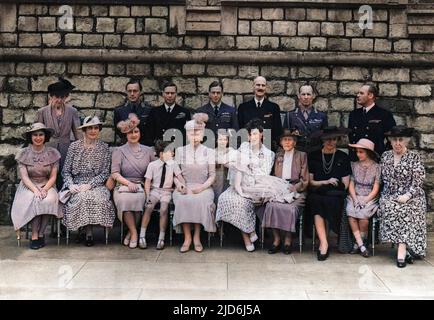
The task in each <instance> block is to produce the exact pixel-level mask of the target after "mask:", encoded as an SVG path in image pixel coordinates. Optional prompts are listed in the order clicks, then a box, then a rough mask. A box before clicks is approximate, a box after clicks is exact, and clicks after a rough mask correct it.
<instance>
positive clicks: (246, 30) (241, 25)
mask: <svg viewBox="0 0 434 320" xmlns="http://www.w3.org/2000/svg"><path fill="white" fill-rule="evenodd" d="M238 34H239V35H249V34H250V21H248V20H240V21H238Z"/></svg>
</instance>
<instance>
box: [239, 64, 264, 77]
mask: <svg viewBox="0 0 434 320" xmlns="http://www.w3.org/2000/svg"><path fill="white" fill-rule="evenodd" d="M238 76H239V77H240V78H247V79H253V78H256V77H257V76H259V67H258V66H246V65H241V66H238Z"/></svg>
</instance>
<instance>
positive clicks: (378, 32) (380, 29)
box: [365, 22, 388, 38]
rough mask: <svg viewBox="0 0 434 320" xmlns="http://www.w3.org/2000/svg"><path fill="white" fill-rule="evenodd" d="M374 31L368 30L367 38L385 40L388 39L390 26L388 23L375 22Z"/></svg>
mask: <svg viewBox="0 0 434 320" xmlns="http://www.w3.org/2000/svg"><path fill="white" fill-rule="evenodd" d="M372 27H373V28H372V29H366V31H365V36H366V37H374V38H385V37H387V32H388V26H387V23H380V22H375V23H373V25H372Z"/></svg>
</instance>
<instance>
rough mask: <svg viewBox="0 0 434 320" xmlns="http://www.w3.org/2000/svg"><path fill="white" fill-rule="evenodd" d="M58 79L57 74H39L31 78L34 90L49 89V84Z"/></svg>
mask: <svg viewBox="0 0 434 320" xmlns="http://www.w3.org/2000/svg"><path fill="white" fill-rule="evenodd" d="M56 81H58V79H57V77H55V76H49V77H46V76H37V75H36V77H32V78H31V88H32V91H45V92H46V91H47V87H48V85H49V84H51V83H54V82H56Z"/></svg>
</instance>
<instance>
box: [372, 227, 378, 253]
mask: <svg viewBox="0 0 434 320" xmlns="http://www.w3.org/2000/svg"><path fill="white" fill-rule="evenodd" d="M376 222H377V221H376V219H375V218H374V219H372V256H375V223H376Z"/></svg>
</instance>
